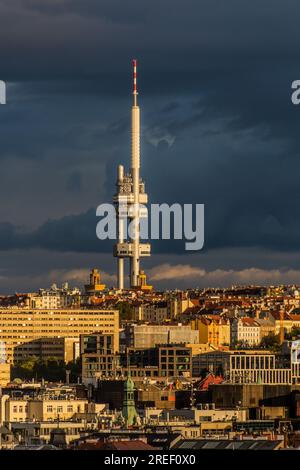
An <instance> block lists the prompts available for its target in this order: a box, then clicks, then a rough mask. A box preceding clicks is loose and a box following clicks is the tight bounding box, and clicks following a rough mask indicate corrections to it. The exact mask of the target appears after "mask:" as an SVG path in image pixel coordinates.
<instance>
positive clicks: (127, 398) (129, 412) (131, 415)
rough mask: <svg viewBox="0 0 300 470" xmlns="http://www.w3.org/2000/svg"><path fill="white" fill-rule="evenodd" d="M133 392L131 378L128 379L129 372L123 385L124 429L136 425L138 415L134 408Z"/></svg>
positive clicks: (133, 387)
mask: <svg viewBox="0 0 300 470" xmlns="http://www.w3.org/2000/svg"><path fill="white" fill-rule="evenodd" d="M134 391H135V386H134V382H133V380H132V378H131V377H130V371H128V377H127V380H126V381H125V384H124V399H123V408H122V415H123V418H124V420H125V424H126V427H129V426H133V425H134V424H137V421H138V413H137V411H136V408H135V402H134Z"/></svg>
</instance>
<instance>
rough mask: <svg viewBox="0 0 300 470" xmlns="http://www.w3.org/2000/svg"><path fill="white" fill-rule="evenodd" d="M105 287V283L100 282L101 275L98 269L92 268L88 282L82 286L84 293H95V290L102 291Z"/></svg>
mask: <svg viewBox="0 0 300 470" xmlns="http://www.w3.org/2000/svg"><path fill="white" fill-rule="evenodd" d="M105 287H106V285H105V284H101V277H100V272H99V271H98V269H96V268H94V269H92V270H91V273H90V283H89V284H86V285H85V286H84V288H85V291H86V293H87V294H93V295H95V294H96V293H97V292H102V291H103V290H104V289H105Z"/></svg>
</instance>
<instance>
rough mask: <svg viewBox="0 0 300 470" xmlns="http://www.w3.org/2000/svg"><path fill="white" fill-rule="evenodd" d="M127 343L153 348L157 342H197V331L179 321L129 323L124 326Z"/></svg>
mask: <svg viewBox="0 0 300 470" xmlns="http://www.w3.org/2000/svg"><path fill="white" fill-rule="evenodd" d="M126 338H127V345H128V346H129V347H133V348H153V347H155V346H156V345H158V344H180V343H191V344H196V343H199V331H198V330H193V329H192V327H191V325H183V324H181V323H176V324H166V325H150V324H142V325H130V326H128V327H127V328H126Z"/></svg>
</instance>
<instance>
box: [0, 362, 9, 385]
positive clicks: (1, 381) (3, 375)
mask: <svg viewBox="0 0 300 470" xmlns="http://www.w3.org/2000/svg"><path fill="white" fill-rule="evenodd" d="M10 369H11V366H10V364H9V363H7V362H4V363H2V364H1V363H0V387H6V385H7V384H8V383H9V382H10Z"/></svg>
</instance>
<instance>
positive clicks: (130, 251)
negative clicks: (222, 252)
mask: <svg viewBox="0 0 300 470" xmlns="http://www.w3.org/2000/svg"><path fill="white" fill-rule="evenodd" d="M132 64H133V104H132V108H131V168H130V172H129V173H128V174H125V173H124V167H123V166H122V165H119V166H118V179H117V193H116V194H115V196H114V204H115V206H116V212H117V225H118V240H117V243H116V245H115V247H114V256H115V257H116V258H117V263H118V289H119V290H123V289H124V259H125V258H128V259H129V271H130V275H129V277H130V280H129V284H130V288H131V289H142V290H145V289H150V288H151V286H147V284H146V282H145V273H144V271H140V259H141V258H142V257H143V256H150V251H151V249H150V244H149V243H141V241H140V218H141V217H143V216H147V214H143V210H142V208H140V207H139V205H140V204H142V205H143V206H144V205H145V204H147V202H148V196H147V194H146V193H145V185H144V182H143V181H142V180H141V178H140V108H139V106H138V99H137V97H138V92H137V60H136V59H133V61H132ZM127 221H128V222H129V226H130V227H127ZM128 228H129V230H127V229H128ZM127 231H128V236H126V234H127Z"/></svg>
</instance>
